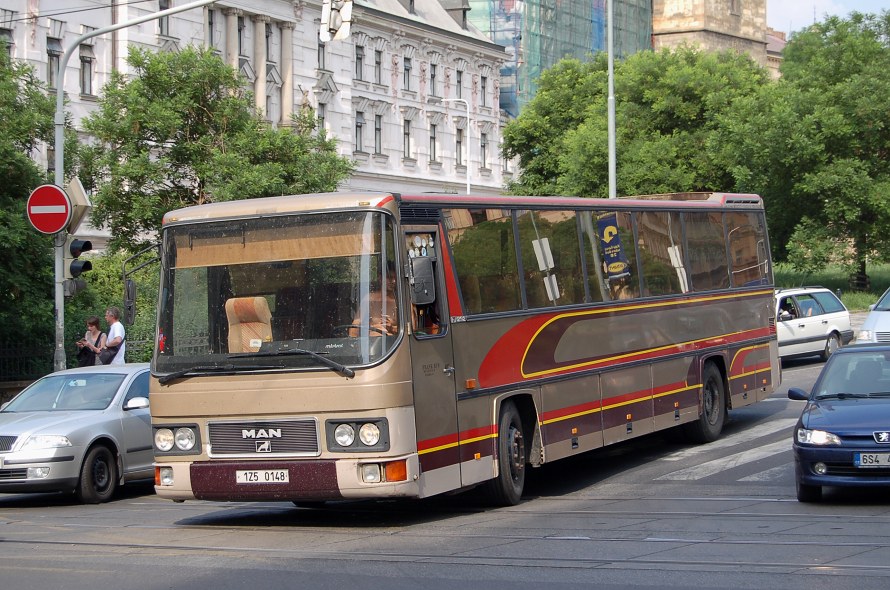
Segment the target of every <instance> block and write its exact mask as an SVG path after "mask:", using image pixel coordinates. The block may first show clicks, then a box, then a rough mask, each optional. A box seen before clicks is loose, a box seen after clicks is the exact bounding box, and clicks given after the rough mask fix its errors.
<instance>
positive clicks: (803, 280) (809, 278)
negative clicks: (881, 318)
mask: <svg viewBox="0 0 890 590" xmlns="http://www.w3.org/2000/svg"><path fill="white" fill-rule="evenodd" d="M773 274H774V277H775V281H776V288H788V287H801V286H804V285H821V286H822V287H827V288H829V289H831V290H832V291H834V292H835V293H837V294H839V295H840V298H841V300H842V301H843V302H844V305H846V306H847V309H849V310H850V311H867V310H868V306H869V305H871V304H872V303H874V302H875V301H877V300H878V297H880V296H881V294H882V293H883V292H884V291H885V290H886V289H887V287H890V265H888V264H878V265H872V266H870V267H869V269H868V275H869V278H870V279H871V289H869V290H868V291H852V290H850V288H849V284H850V277H849V275H848V274H847V271H846V270H845V269H844V268H842V267H840V266H835V265H830V266H826V267H823V268H822V269H821V270H820V271H818V272H812V273H805V272H801V271H797V270H794V269H793V268H792V267H791V265H790V264H788V263H784V262H781V263H776V264H775V265H774V267H773Z"/></svg>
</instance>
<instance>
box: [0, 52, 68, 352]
mask: <svg viewBox="0 0 890 590" xmlns="http://www.w3.org/2000/svg"><path fill="white" fill-rule="evenodd" d="M54 111H55V109H54V105H53V101H52V100H51V99H49V98H48V97H47V93H46V89H45V88H44V87H43V86H42V85H41V83H40V81H39V80H38V79H37V78H36V77H35V75H34V72H33V69H32V68H30V67H28V66H26V65H23V64H20V63H15V62H10V60H9V58H8V56H7V55H6V53H5V52H0V178H2V179H3V182H2V183H0V293H3V297H4V302H3V305H2V306H0V325H2V326H3V330H2V331H3V336H4V341H5V343H8V344H15V345H16V346H18V347H21V346H23V345H25V344H27V345H28V346H32V345H34V344H46V345H47V347H48V348H47V350H48V352H51V343H52V335H53V241H52V238H51V237H49V236H45V235H43V234H41V233H39V232H38V231H37V230H35V229H34V228H33V227H31V225H30V223H29V222H28V219H27V214H26V211H25V207H26V203H27V200H28V195H29V194H30V193H31V191H32V190H33V189H34V188H36V187H37V186H39V185H40V184H41V183H43V182H44V181H45V178H44V175H43V174H41V172H40V170H39V169H38V168H37V166H36V165H35V164H34V161H33V160H32V159H31V158H30V154H31V153H32V152H33V151H34V150H36V149H38V146H39V141H41V140H42V141H49V140H51V138H52V135H53V113H54ZM50 358H51V356H50Z"/></svg>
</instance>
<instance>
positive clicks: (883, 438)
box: [874, 431, 890, 444]
mask: <svg viewBox="0 0 890 590" xmlns="http://www.w3.org/2000/svg"><path fill="white" fill-rule="evenodd" d="M874 437H875V442H876V443H880V444H888V443H890V432H886V431H885V432H875V433H874Z"/></svg>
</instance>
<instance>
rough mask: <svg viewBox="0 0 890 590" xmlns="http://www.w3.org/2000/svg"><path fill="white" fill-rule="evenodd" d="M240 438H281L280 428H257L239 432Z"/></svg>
mask: <svg viewBox="0 0 890 590" xmlns="http://www.w3.org/2000/svg"><path fill="white" fill-rule="evenodd" d="M241 438H281V429H280V428H268V429H267V428H258V429H253V428H251V429H250V430H247V429H244V430H242V431H241Z"/></svg>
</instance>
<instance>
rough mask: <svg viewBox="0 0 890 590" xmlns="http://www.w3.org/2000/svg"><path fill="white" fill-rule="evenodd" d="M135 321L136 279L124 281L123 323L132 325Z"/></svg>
mask: <svg viewBox="0 0 890 590" xmlns="http://www.w3.org/2000/svg"><path fill="white" fill-rule="evenodd" d="M135 321H136V281H134V280H133V279H127V280H125V281H124V323H125V324H126V325H128V326H132V325H133V322H135Z"/></svg>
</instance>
